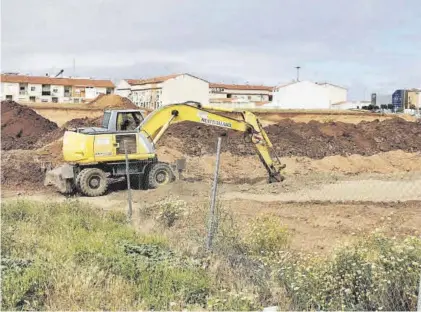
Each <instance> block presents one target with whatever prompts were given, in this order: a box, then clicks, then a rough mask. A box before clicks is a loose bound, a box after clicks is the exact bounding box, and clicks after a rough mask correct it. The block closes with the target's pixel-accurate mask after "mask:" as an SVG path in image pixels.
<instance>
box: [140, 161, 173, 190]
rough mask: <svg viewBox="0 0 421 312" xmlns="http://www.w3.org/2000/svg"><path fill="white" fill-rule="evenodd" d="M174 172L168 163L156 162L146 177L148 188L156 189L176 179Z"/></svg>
mask: <svg viewBox="0 0 421 312" xmlns="http://www.w3.org/2000/svg"><path fill="white" fill-rule="evenodd" d="M174 178H175V177H174V173H173V171H172V169H171V167H170V166H169V165H168V164H166V163H160V162H158V163H154V164H152V165H150V166H149V168H148V170H147V175H146V178H145V182H146V183H145V184H146V188H147V189H154V188H157V187H159V186H162V185H166V184H169V183H171V182H172V181H173V180H174Z"/></svg>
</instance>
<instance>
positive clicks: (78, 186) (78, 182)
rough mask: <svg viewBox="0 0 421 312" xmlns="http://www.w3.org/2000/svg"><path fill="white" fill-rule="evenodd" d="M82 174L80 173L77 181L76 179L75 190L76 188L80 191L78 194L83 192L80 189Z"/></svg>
mask: <svg viewBox="0 0 421 312" xmlns="http://www.w3.org/2000/svg"><path fill="white" fill-rule="evenodd" d="M80 173H81V172H79V174H78V175H77V176H76V179H75V188H76V190H77V191H78V192H80V193H81V192H82V189H81V188H80V177H81V174H80Z"/></svg>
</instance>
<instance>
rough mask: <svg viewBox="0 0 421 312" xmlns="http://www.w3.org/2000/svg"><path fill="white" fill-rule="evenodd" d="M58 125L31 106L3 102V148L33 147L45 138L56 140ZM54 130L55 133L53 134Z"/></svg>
mask: <svg viewBox="0 0 421 312" xmlns="http://www.w3.org/2000/svg"><path fill="white" fill-rule="evenodd" d="M57 129H58V126H57V124H56V123H54V122H52V121H50V120H48V119H45V118H44V117H42V116H40V115H38V114H37V113H36V112H35V111H34V110H32V109H31V108H29V107H26V106H23V105H20V104H18V103H16V102H13V101H2V102H1V148H2V149H3V150H11V149H33V148H36V147H37V142H38V141H39V140H40V138H43V143H46V141H47V140H49V139H51V140H54V139H55V138H56V136H57V135H59V134H57V133H56V132H55V131H57ZM53 132H54V134H52V133H53Z"/></svg>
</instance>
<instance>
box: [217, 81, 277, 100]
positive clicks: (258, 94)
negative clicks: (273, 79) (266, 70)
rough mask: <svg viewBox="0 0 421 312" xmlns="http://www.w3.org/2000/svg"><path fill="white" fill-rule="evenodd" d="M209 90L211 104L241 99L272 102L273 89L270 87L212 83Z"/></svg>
mask: <svg viewBox="0 0 421 312" xmlns="http://www.w3.org/2000/svg"><path fill="white" fill-rule="evenodd" d="M209 88H210V94H209V99H210V102H215V103H216V102H220V100H223V99H239V100H245V101H249V102H265V101H271V100H272V90H273V87H269V86H261V85H237V84H223V83H211V84H210V85H209Z"/></svg>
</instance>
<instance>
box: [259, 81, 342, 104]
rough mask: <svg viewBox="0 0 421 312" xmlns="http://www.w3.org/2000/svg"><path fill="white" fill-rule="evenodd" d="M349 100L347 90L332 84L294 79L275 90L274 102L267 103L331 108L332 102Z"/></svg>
mask: <svg viewBox="0 0 421 312" xmlns="http://www.w3.org/2000/svg"><path fill="white" fill-rule="evenodd" d="M345 101H347V90H346V89H345V88H343V87H339V86H335V85H332V84H327V83H323V84H319V83H314V82H311V81H294V82H291V83H288V84H285V85H281V86H278V87H276V88H275V89H274V91H273V100H272V103H271V104H269V105H267V106H270V107H275V108H285V109H331V108H332V104H335V103H340V102H345Z"/></svg>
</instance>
